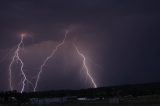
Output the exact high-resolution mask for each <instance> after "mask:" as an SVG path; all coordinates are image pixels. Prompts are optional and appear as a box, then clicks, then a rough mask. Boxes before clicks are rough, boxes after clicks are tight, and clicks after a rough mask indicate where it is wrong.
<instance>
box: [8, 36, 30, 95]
mask: <svg viewBox="0 0 160 106" xmlns="http://www.w3.org/2000/svg"><path fill="white" fill-rule="evenodd" d="M24 37H25V35H24V34H22V35H21V40H20V42H19V44H18V45H17V48H16V51H15V53H14V56H13V58H12V61H11V63H10V64H9V84H10V90H13V86H12V65H13V63H14V62H15V60H17V61H19V62H20V64H21V67H20V69H21V73H22V76H23V81H22V89H21V91H20V92H21V93H22V92H23V91H24V89H25V82H26V81H28V82H29V83H31V82H30V81H29V80H28V79H27V77H26V75H25V73H24V70H23V67H24V63H23V61H22V59H21V58H20V57H19V51H20V49H21V46H22V45H23V39H24Z"/></svg>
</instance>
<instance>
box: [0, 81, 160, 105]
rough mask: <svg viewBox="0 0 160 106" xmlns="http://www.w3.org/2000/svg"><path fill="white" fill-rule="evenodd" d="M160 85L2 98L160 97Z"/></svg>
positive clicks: (0, 95)
mask: <svg viewBox="0 0 160 106" xmlns="http://www.w3.org/2000/svg"><path fill="white" fill-rule="evenodd" d="M159 94H160V83H150V84H135V85H124V86H112V87H100V88H89V89H81V90H59V91H40V92H28V93H27V92H24V93H22V94H21V93H18V92H17V91H9V92H1V93H0V98H3V99H6V101H9V98H10V97H14V98H16V99H17V100H20V101H22V102H27V101H28V100H29V98H54V97H71V96H76V97H77V98H78V97H88V98H94V97H105V98H109V97H123V96H128V95H130V96H143V95H159Z"/></svg>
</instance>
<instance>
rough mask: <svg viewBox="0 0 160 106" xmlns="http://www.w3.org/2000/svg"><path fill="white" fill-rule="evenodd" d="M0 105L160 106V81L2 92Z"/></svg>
mask: <svg viewBox="0 0 160 106" xmlns="http://www.w3.org/2000/svg"><path fill="white" fill-rule="evenodd" d="M0 106H160V83H150V84H136V85H125V86H112V87H101V88H96V89H94V88H90V89H82V90H59V91H43V92H28V93H25V92H24V93H18V92H17V91H9V92H1V93H0Z"/></svg>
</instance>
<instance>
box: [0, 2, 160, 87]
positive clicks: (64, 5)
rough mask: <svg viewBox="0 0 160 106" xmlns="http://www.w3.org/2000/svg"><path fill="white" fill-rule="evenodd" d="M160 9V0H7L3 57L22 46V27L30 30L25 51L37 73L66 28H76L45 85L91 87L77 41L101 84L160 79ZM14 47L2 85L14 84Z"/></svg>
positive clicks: (1, 32) (0, 17)
mask: <svg viewBox="0 0 160 106" xmlns="http://www.w3.org/2000/svg"><path fill="white" fill-rule="evenodd" d="M159 11H160V8H159V1H158V0H152V1H151V0H121V1H120V0H39V1H37V0H14V1H13V0H3V1H1V3H0V23H1V24H0V36H1V39H0V43H1V45H0V49H1V51H0V57H1V58H3V57H4V56H5V55H6V53H7V52H8V51H6V50H8V49H11V48H13V47H15V46H16V44H17V43H18V42H19V40H20V38H19V34H20V33H22V32H25V33H27V35H29V37H28V38H25V42H24V44H25V51H23V52H22V53H21V56H22V57H23V59H24V61H25V64H26V67H25V70H26V71H27V74H28V75H29V74H30V71H31V72H32V74H33V75H35V74H36V72H37V71H38V68H39V65H40V64H41V63H42V61H43V60H44V58H45V56H46V55H47V54H49V53H50V52H51V50H52V49H53V48H54V47H55V44H57V43H58V42H60V41H61V40H62V39H63V37H64V33H65V30H70V33H69V34H68V38H67V43H66V44H65V46H64V47H62V49H60V50H59V52H58V53H57V56H56V59H55V61H54V60H51V62H50V63H49V64H48V67H47V68H46V70H47V72H46V73H44V74H43V77H42V79H41V81H40V85H39V90H49V89H64V88H67V89H68V88H70V89H72V88H73V89H78V88H83V87H84V88H85V87H89V84H88V83H83V81H82V79H83V78H82V77H80V76H79V68H80V61H78V60H80V59H78V58H77V57H78V56H77V55H76V53H75V50H74V47H73V45H72V43H73V42H74V43H75V44H76V45H78V47H79V48H80V49H81V50H82V51H83V53H84V54H85V55H86V56H87V57H88V59H90V61H91V60H92V61H93V62H89V63H88V64H89V66H90V68H91V70H93V71H94V72H95V74H94V77H95V78H96V79H97V83H98V85H99V86H110V85H117V84H128V83H144V82H156V81H160V79H159V75H160V73H159V69H160V67H159V64H160V62H159V60H160V56H159V54H160V47H159V45H160V43H159V41H160V37H159V34H160V31H159V27H160V21H159V19H160V14H159ZM5 51H6V52H5ZM12 53H13V52H10V53H9V55H7V56H6V59H4V61H3V62H1V63H0V69H1V70H0V84H1V86H2V87H0V89H1V90H6V89H7V90H8V78H7V77H8V64H9V62H10V59H11V55H12ZM65 55H66V56H65ZM72 56H73V57H72ZM68 60H73V62H70V61H69V62H68ZM88 61H89V60H88ZM97 64H98V65H97ZM61 65H62V66H61ZM64 68H65V69H64ZM54 73H56V74H54ZM81 78H82V79H81ZM73 79H74V80H73ZM76 79H77V80H76ZM84 79H85V78H84ZM4 80H5V81H4ZM50 80H52V81H53V82H52V81H50ZM28 89H30V88H28Z"/></svg>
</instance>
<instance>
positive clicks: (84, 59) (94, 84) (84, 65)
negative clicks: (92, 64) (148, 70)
mask: <svg viewBox="0 0 160 106" xmlns="http://www.w3.org/2000/svg"><path fill="white" fill-rule="evenodd" d="M74 47H75V49H76V51H77V53H78V55H79V56H81V57H82V58H83V68H84V69H85V72H86V75H87V76H88V78H89V79H90V81H91V83H92V84H93V87H94V88H97V84H96V82H95V81H94V79H93V77H92V76H91V74H90V72H89V69H88V67H87V65H86V57H85V56H84V54H82V53H81V52H80V50H79V49H78V47H77V46H76V45H74Z"/></svg>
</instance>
